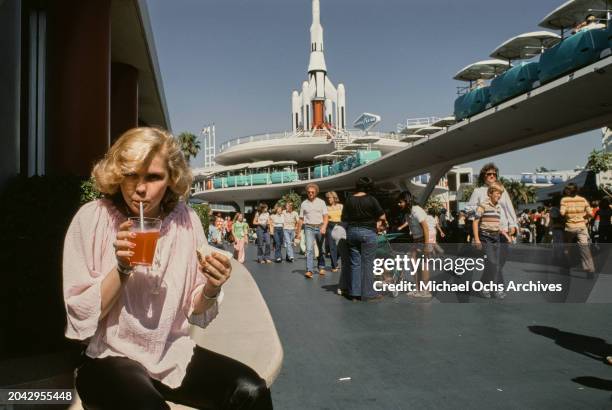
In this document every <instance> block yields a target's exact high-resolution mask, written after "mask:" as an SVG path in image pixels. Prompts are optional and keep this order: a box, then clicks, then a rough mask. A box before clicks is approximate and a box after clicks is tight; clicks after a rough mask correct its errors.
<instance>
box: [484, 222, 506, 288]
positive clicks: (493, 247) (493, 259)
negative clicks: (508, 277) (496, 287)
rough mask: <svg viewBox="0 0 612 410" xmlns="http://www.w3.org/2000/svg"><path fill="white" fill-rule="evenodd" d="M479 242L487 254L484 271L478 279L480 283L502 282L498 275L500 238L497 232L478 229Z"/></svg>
mask: <svg viewBox="0 0 612 410" xmlns="http://www.w3.org/2000/svg"><path fill="white" fill-rule="evenodd" d="M478 236H479V237H480V242H481V243H482V246H483V248H484V254H485V255H486V256H487V260H486V261H485V264H484V265H485V268H484V272H483V273H482V278H481V279H480V280H481V282H482V283H489V282H493V283H497V284H499V283H503V279H502V278H501V277H500V269H499V265H500V263H499V262H500V240H499V236H500V235H499V233H494V232H486V231H483V230H480V231H479V232H478Z"/></svg>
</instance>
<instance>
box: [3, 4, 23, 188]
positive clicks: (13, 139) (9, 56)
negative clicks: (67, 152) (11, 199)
mask: <svg viewBox="0 0 612 410" xmlns="http://www.w3.org/2000/svg"><path fill="white" fill-rule="evenodd" d="M20 37H21V1H19V0H10V1H0V189H1V188H2V186H3V185H4V183H5V182H6V180H7V179H8V178H10V177H12V176H15V175H17V174H18V173H19V166H20V164H19V155H20V153H19V150H20V148H19V138H20V137H19V133H20V128H19V116H20V113H19V106H20V104H19V99H20V82H21V79H20V78H21V76H20V55H21V40H20Z"/></svg>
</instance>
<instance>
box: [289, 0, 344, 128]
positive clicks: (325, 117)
mask: <svg viewBox="0 0 612 410" xmlns="http://www.w3.org/2000/svg"><path fill="white" fill-rule="evenodd" d="M323 50H324V48H323V26H321V9H320V5H319V0H312V25H311V26H310V62H309V64H308V81H304V82H303V83H302V92H301V93H298V91H293V93H292V95H291V106H292V110H291V112H292V115H291V123H292V128H293V131H294V132H295V131H297V130H298V129H299V128H301V129H304V130H306V131H309V130H316V129H326V128H335V129H339V130H343V129H345V128H346V98H345V91H344V85H342V84H338V88H337V89H336V87H334V85H333V84H332V82H331V80H330V79H329V77H327V67H326V65H325V55H324V54H323Z"/></svg>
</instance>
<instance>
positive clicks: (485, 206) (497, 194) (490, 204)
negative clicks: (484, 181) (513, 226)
mask: <svg viewBox="0 0 612 410" xmlns="http://www.w3.org/2000/svg"><path fill="white" fill-rule="evenodd" d="M503 192H504V186H503V185H502V184H501V183H499V182H493V183H491V184H489V188H488V189H487V195H488V198H487V199H485V200H484V201H483V202H481V203H480V204H478V207H477V208H476V214H475V215H474V221H473V222H472V231H473V235H474V244H475V245H476V247H478V248H481V247H483V245H482V244H483V243H484V251H485V253H486V255H487V261H486V263H485V269H484V272H483V273H482V279H481V282H482V283H484V284H487V283H490V282H492V283H495V284H503V283H504V280H503V277H502V276H501V272H500V270H499V250H500V225H501V214H502V209H501V205H500V204H499V199H500V198H501V195H502V193H503ZM494 295H495V297H496V298H498V299H503V298H504V297H506V294H505V293H504V292H503V291H501V290H500V291H496V292H494ZM481 296H482V297H484V298H487V299H489V298H491V292H488V291H484V290H483V291H482V292H481Z"/></svg>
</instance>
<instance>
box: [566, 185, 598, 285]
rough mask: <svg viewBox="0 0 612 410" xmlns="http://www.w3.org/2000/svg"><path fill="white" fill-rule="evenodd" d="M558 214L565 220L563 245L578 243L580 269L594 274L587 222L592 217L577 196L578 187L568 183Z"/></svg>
mask: <svg viewBox="0 0 612 410" xmlns="http://www.w3.org/2000/svg"><path fill="white" fill-rule="evenodd" d="M559 213H560V214H561V216H562V217H564V218H565V235H564V236H565V238H564V239H565V243H572V242H574V240H576V241H577V242H578V250H579V251H580V260H581V262H582V269H584V270H585V271H586V272H587V273H593V272H595V266H594V264H593V257H592V256H591V250H590V248H589V230H588V228H587V225H586V224H587V221H588V219H589V218H590V217H591V216H592V215H593V214H592V210H591V206H590V205H589V202H588V201H587V200H586V199H584V198H583V197H581V196H580V195H578V186H577V185H576V184H574V183H573V182H570V183H569V184H567V185H566V186H565V189H564V190H563V198H561V206H560V207H559Z"/></svg>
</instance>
